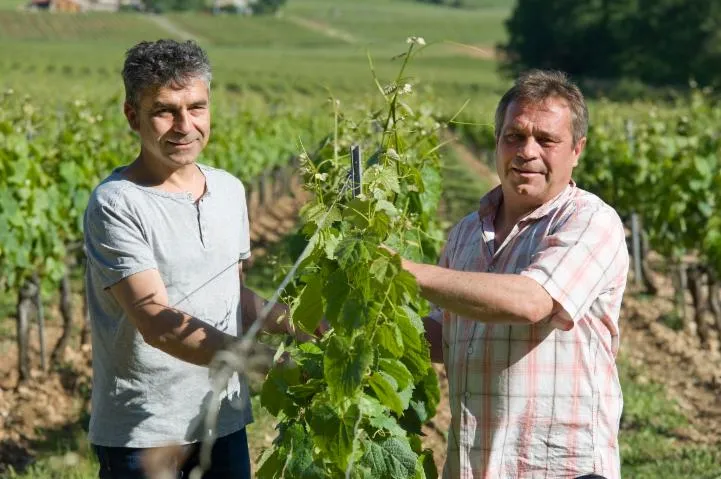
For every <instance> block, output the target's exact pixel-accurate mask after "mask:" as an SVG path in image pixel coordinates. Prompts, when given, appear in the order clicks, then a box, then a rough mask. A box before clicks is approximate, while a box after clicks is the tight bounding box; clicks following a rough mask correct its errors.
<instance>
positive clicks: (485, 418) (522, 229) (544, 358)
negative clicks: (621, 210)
mask: <svg viewBox="0 0 721 479" xmlns="http://www.w3.org/2000/svg"><path fill="white" fill-rule="evenodd" d="M501 198H502V192H501V189H500V187H498V188H496V189H495V190H493V191H491V192H490V193H488V194H487V195H486V196H485V197H484V198H483V199H482V200H481V207H480V210H479V212H476V213H473V214H471V215H469V216H467V217H466V218H464V219H463V220H462V221H461V222H460V223H458V224H457V225H456V226H455V227H454V228H453V230H452V231H451V233H450V236H449V239H448V243H447V244H446V247H445V249H444V252H443V255H442V257H441V261H440V265H441V266H443V267H447V268H451V269H455V270H461V271H481V272H484V271H485V272H494V273H505V274H520V275H525V276H527V277H529V278H532V279H534V280H535V281H537V282H538V283H539V284H540V285H541V286H543V287H544V288H545V290H546V291H547V292H548V293H549V294H550V295H551V296H552V297H553V299H554V300H555V301H556V302H558V303H559V304H560V305H561V306H562V307H563V308H562V310H561V311H560V312H559V313H557V314H556V315H555V316H554V317H550V318H548V319H547V320H543V321H541V322H539V323H536V324H533V325H513V326H512V325H506V324H484V323H482V322H479V321H475V320H472V319H467V318H464V317H462V316H458V315H456V314H453V313H451V312H449V311H441V310H437V311H434V314H433V315H432V316H433V317H434V318H435V319H437V320H439V321H441V320H442V321H443V343H444V344H443V347H444V358H445V364H446V369H447V372H448V378H449V388H450V404H451V413H452V422H451V430H450V431H449V434H448V455H447V460H446V465H445V470H444V477H445V478H463V479H468V478H493V479H496V478H562V477H577V476H581V475H584V474H590V473H596V474H600V475H603V476H604V477H606V478H609V479H613V478H617V477H619V476H620V461H619V449H618V439H617V437H618V427H619V421H620V417H621V409H622V406H623V399H622V395H621V387H620V384H619V379H618V373H617V370H616V363H615V358H616V353H617V351H618V345H619V328H618V317H619V311H620V308H621V299H622V296H623V291H624V289H625V286H626V275H627V273H628V251H627V247H626V242H625V234H624V229H623V225H622V223H621V220H620V219H619V217H618V215H617V214H616V212H615V211H614V210H613V209H612V208H611V207H610V206H608V205H607V204H605V203H604V202H603V201H601V200H600V199H599V198H598V197H596V196H594V195H592V194H590V193H588V192H586V191H583V190H581V189H580V188H578V187H576V185H575V184H574V183H573V182H571V184H570V185H569V186H568V187H567V188H566V189H565V190H564V191H563V192H561V193H560V194H559V195H558V196H557V197H556V198H554V199H553V200H551V201H549V202H548V203H546V204H544V205H542V206H541V207H539V208H538V209H536V210H535V211H533V212H532V213H531V214H529V215H528V216H527V217H525V218H524V219H523V220H522V221H521V222H520V223H519V224H518V225H517V226H516V227H514V229H513V231H512V232H511V233H510V234H509V236H508V237H507V238H506V240H505V241H504V243H503V244H502V245H500V247H499V248H497V249H496V248H495V247H494V227H493V222H494V218H495V215H496V211H497V210H498V206H499V204H500V202H501ZM519 300H522V299H519Z"/></svg>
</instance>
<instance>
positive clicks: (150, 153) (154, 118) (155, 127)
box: [125, 78, 210, 170]
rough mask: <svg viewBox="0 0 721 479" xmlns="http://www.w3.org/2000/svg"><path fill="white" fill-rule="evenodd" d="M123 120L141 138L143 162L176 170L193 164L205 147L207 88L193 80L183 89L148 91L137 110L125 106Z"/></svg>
mask: <svg viewBox="0 0 721 479" xmlns="http://www.w3.org/2000/svg"><path fill="white" fill-rule="evenodd" d="M125 116H126V118H127V119H128V123H129V124H130V127H131V128H132V129H133V130H135V131H136V132H138V134H139V135H140V141H141V144H142V155H143V158H144V159H145V160H146V161H154V162H159V163H161V164H162V165H163V166H165V167H166V168H168V169H169V170H177V169H178V168H181V167H183V166H186V165H190V164H193V163H194V162H195V160H196V159H197V158H198V155H200V152H201V151H203V148H205V145H207V144H208V137H209V135H210V99H209V92H208V85H207V84H206V82H205V80H203V79H202V78H192V79H188V81H187V82H186V83H185V84H184V85H182V86H181V85H168V86H164V87H160V88H148V89H147V90H146V91H144V92H143V94H142V97H141V99H140V104H139V106H138V107H137V108H135V107H133V106H131V105H130V104H128V103H126V104H125Z"/></svg>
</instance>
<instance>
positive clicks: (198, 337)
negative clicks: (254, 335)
mask: <svg viewBox="0 0 721 479" xmlns="http://www.w3.org/2000/svg"><path fill="white" fill-rule="evenodd" d="M141 314H143V315H147V316H148V318H146V320H145V321H143V324H147V325H148V327H146V328H144V330H141V331H140V332H141V334H142V335H143V338H144V339H145V342H147V343H148V344H150V345H151V346H153V347H156V348H158V349H160V350H161V351H164V352H166V353H168V354H170V355H171V356H174V357H176V358H178V359H180V360H183V361H186V362H189V363H192V364H196V365H198V366H207V365H208V364H210V361H211V360H212V359H213V356H215V354H216V353H217V352H218V351H220V350H222V349H224V348H226V347H227V346H228V345H229V344H231V343H232V342H233V341H235V340H236V338H235V337H234V336H231V335H230V334H226V333H224V332H222V331H220V330H218V329H216V328H214V327H212V326H211V325H209V324H208V323H206V322H205V321H202V320H200V319H198V318H195V317H193V316H190V315H189V314H187V313H184V312H182V311H179V310H176V309H172V308H169V307H165V306H162V305H153V306H147V307H146V308H145V310H144V311H143V312H142V313H141Z"/></svg>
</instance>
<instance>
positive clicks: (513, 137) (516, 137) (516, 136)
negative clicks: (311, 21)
mask: <svg viewBox="0 0 721 479" xmlns="http://www.w3.org/2000/svg"><path fill="white" fill-rule="evenodd" d="M520 139H521V135H519V134H518V133H509V134H507V135H506V141H518V140H520Z"/></svg>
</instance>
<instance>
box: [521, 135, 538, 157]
mask: <svg viewBox="0 0 721 479" xmlns="http://www.w3.org/2000/svg"><path fill="white" fill-rule="evenodd" d="M540 148H541V145H539V144H538V142H537V141H536V139H535V138H533V137H532V136H528V137H526V139H525V141H523V142H521V144H520V145H518V151H517V155H518V157H519V158H522V159H524V160H532V159H534V158H537V157H538V155H539V150H540Z"/></svg>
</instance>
